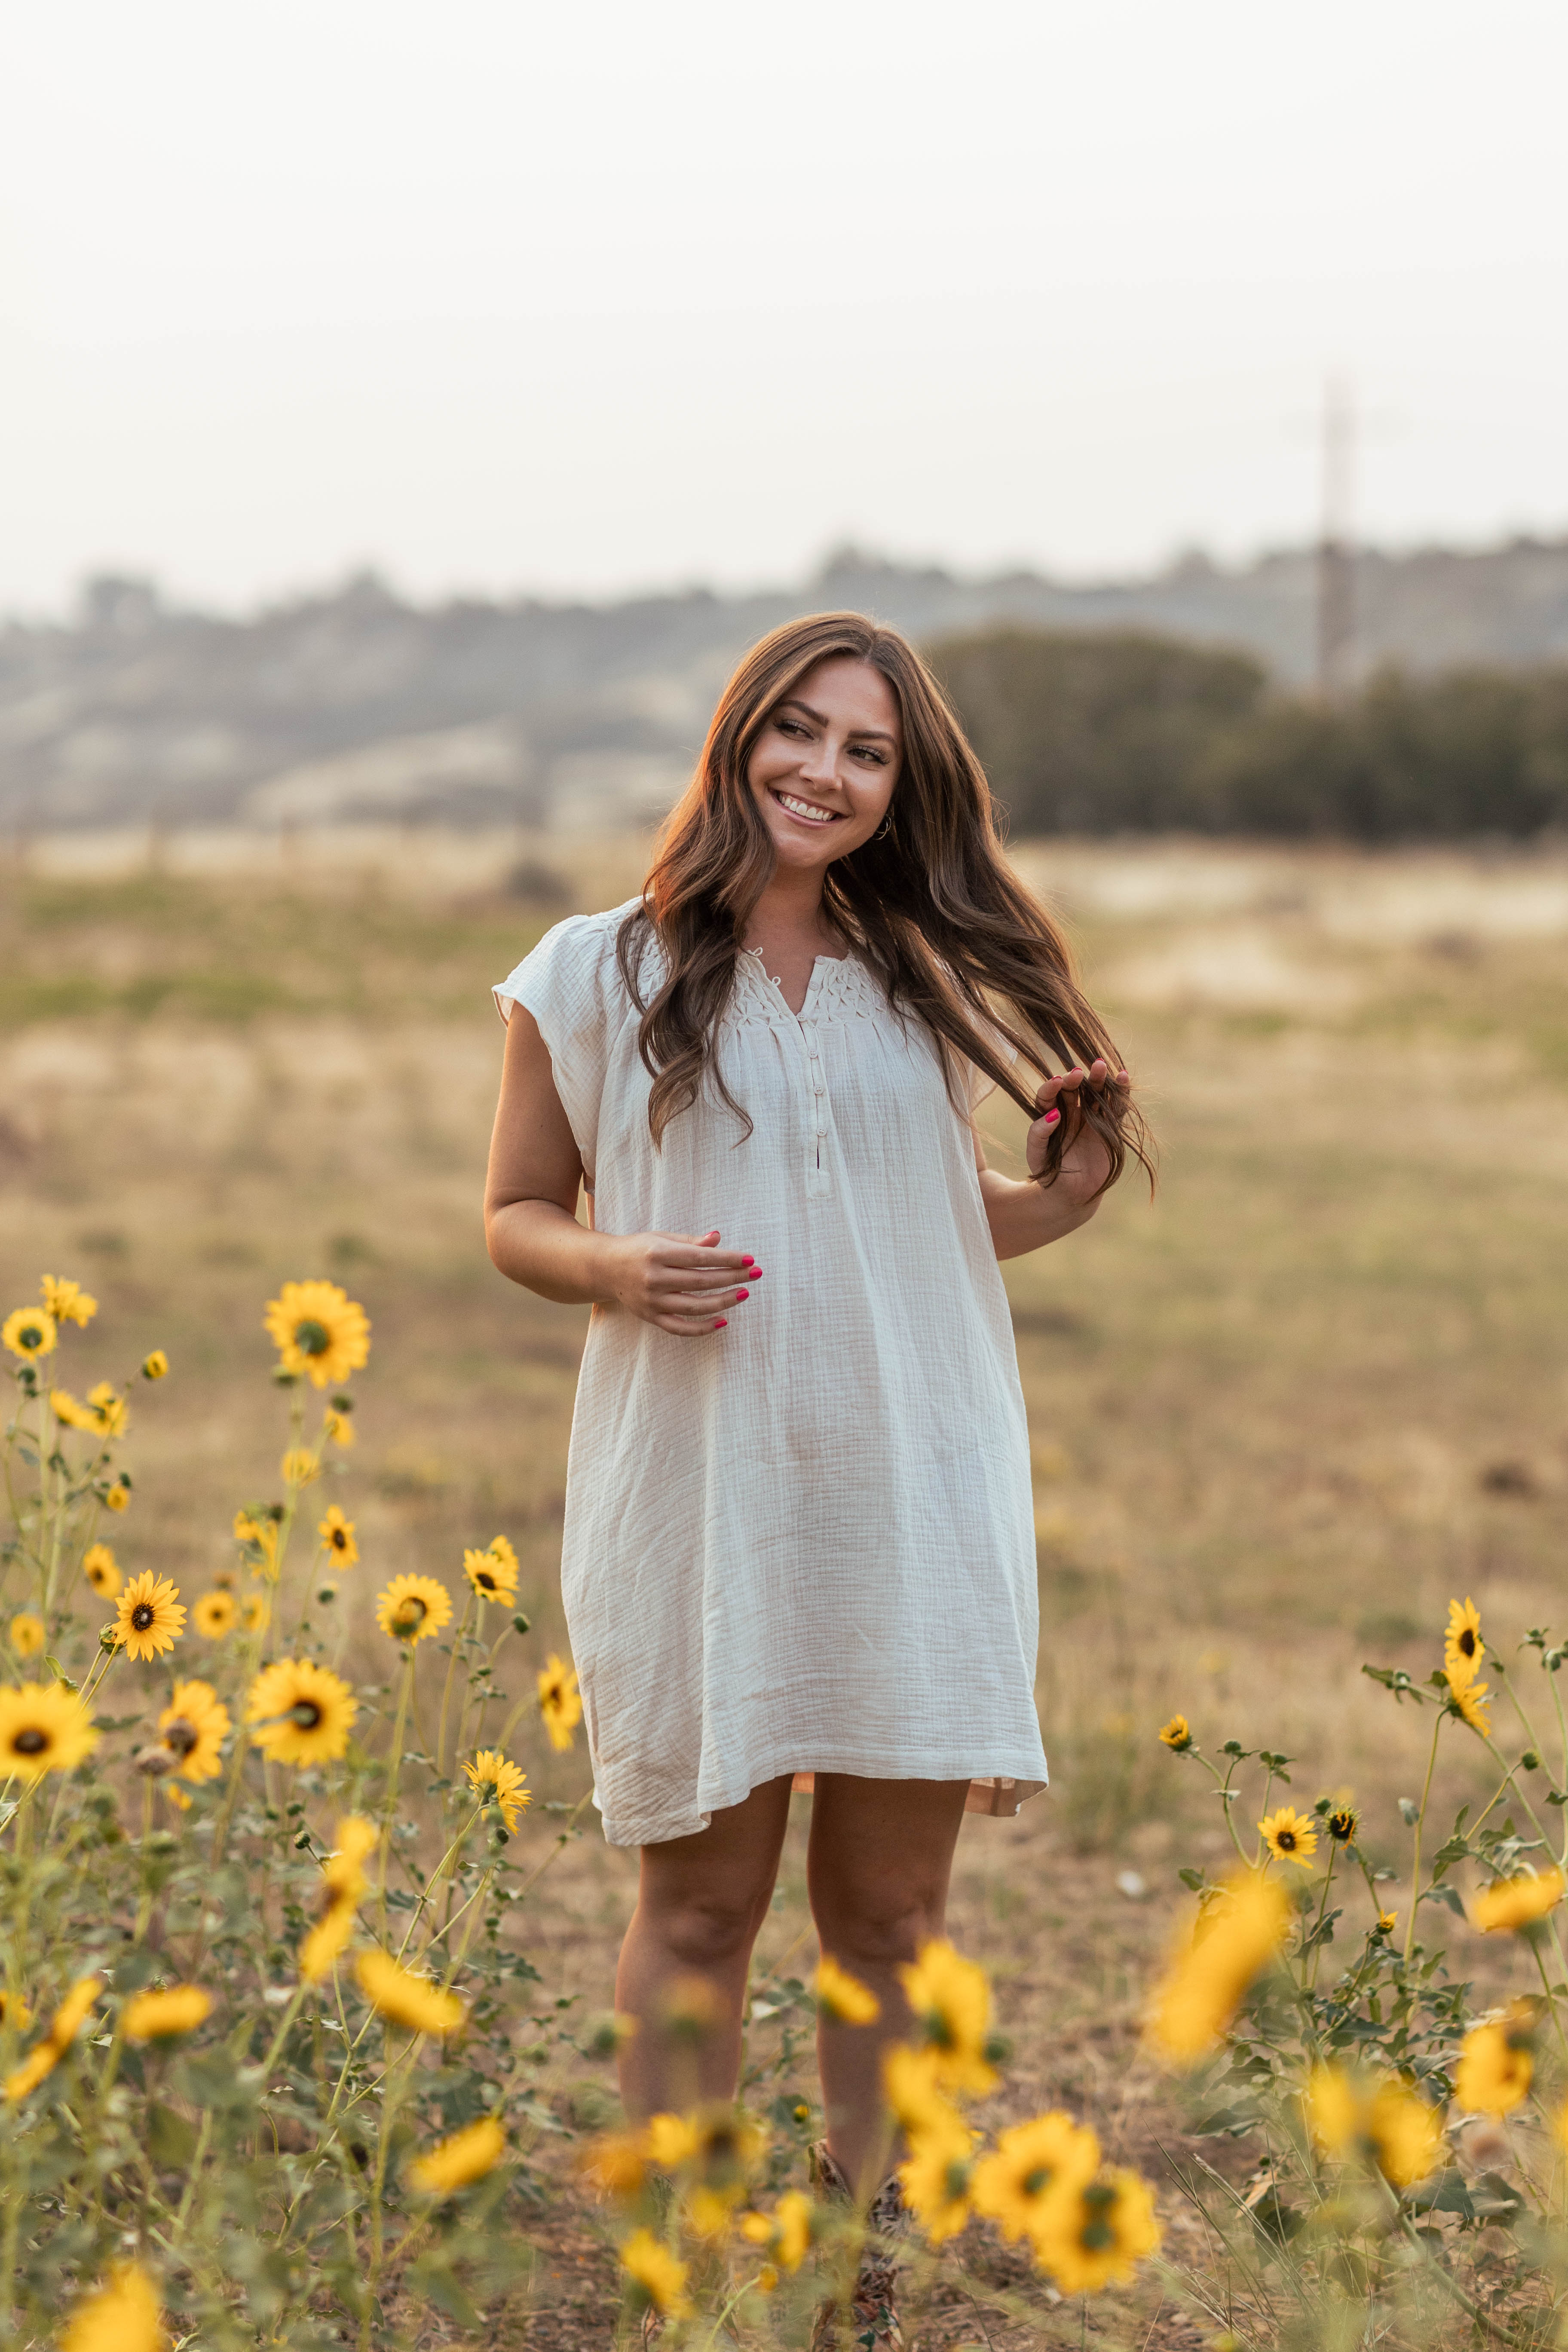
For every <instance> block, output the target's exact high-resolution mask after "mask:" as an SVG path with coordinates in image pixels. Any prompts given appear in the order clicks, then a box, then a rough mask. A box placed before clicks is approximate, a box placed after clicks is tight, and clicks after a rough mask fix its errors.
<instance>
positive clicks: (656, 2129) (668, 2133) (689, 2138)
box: [643, 2115, 702, 2172]
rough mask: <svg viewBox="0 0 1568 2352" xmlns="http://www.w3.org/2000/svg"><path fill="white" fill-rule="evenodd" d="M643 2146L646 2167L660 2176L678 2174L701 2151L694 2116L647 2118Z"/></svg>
mask: <svg viewBox="0 0 1568 2352" xmlns="http://www.w3.org/2000/svg"><path fill="white" fill-rule="evenodd" d="M643 2145H644V2147H646V2149H647V2160H648V2162H649V2163H650V2164H657V2165H658V2168H659V2170H660V2171H661V2172H679V2170H680V2169H681V2168H682V2167H683V2166H685V2165H688V2164H689V2163H690V2162H691V2159H692V2158H693V2157H694V2156H695V2155H696V2154H697V2151H698V2149H699V2148H700V2147H701V2145H702V2127H701V2126H700V2123H699V2121H698V2119H697V2117H696V2116H670V2115H659V2116H649V2117H648V2121H647V2130H646V2131H645V2132H644V2134H643Z"/></svg>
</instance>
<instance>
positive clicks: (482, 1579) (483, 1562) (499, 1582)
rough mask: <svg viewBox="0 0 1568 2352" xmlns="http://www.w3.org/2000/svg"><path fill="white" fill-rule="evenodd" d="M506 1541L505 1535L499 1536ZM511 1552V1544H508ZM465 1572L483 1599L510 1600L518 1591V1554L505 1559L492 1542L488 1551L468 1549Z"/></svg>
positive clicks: (464, 1564)
mask: <svg viewBox="0 0 1568 2352" xmlns="http://www.w3.org/2000/svg"><path fill="white" fill-rule="evenodd" d="M497 1541H498V1542H500V1543H506V1538H505V1537H504V1536H501V1537H499V1538H497ZM506 1548H507V1550H508V1551H509V1552H511V1546H510V1544H507V1546H506ZM463 1574H464V1575H465V1576H466V1577H467V1578H468V1582H469V1583H470V1584H471V1585H472V1586H473V1588H474V1591H476V1592H477V1593H478V1594H479V1599H480V1600H481V1601H510V1600H512V1599H513V1598H514V1597H515V1595H516V1592H517V1555H516V1554H515V1552H513V1553H512V1556H511V1558H510V1559H503V1557H502V1556H501V1554H500V1552H499V1551H498V1550H497V1549H496V1547H495V1544H491V1546H490V1548H489V1550H488V1551H466V1552H465V1553H464V1554H463Z"/></svg>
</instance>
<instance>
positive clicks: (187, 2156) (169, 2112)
mask: <svg viewBox="0 0 1568 2352" xmlns="http://www.w3.org/2000/svg"><path fill="white" fill-rule="evenodd" d="M147 2148H148V2152H149V2154H150V2155H151V2157H152V2158H153V2163H154V2164H157V2165H162V2166H163V2168H164V2169H165V2170H166V2171H170V2172H184V2171H186V2170H187V2169H188V2168H189V2166H190V2162H191V2158H193V2157H194V2156H195V2152H196V2127H195V2124H193V2123H188V2122H187V2121H186V2119H185V2117H184V2116H178V2115H176V2114H175V2113H174V2108H173V2107H163V2106H156V2105H154V2106H151V2107H149V2108H148V2110H147Z"/></svg>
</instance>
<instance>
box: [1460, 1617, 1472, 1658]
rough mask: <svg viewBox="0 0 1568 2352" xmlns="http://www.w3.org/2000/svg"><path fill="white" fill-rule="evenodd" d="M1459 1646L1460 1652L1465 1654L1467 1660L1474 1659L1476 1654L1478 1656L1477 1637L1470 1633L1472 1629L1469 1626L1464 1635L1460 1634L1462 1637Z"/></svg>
mask: <svg viewBox="0 0 1568 2352" xmlns="http://www.w3.org/2000/svg"><path fill="white" fill-rule="evenodd" d="M1458 1646H1459V1649H1460V1651H1461V1652H1462V1653H1463V1654H1464V1655H1465V1656H1466V1657H1467V1658H1473V1657H1474V1656H1475V1654H1476V1637H1475V1635H1474V1634H1473V1633H1471V1631H1470V1629H1469V1627H1468V1625H1467V1626H1466V1628H1465V1630H1464V1632H1463V1633H1461V1634H1460V1636H1459V1642H1458Z"/></svg>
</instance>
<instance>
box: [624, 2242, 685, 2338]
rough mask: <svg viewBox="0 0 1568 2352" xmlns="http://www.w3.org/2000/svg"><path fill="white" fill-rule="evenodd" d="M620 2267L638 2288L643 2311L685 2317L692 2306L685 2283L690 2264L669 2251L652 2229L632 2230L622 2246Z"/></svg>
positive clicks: (638, 2299) (665, 2315) (638, 2298)
mask: <svg viewBox="0 0 1568 2352" xmlns="http://www.w3.org/2000/svg"><path fill="white" fill-rule="evenodd" d="M621 2268H622V2269H623V2270H624V2271H625V2273H626V2276H627V2277H628V2278H629V2279H630V2280H631V2282H632V2284H633V2286H634V2287H635V2288H636V2289H637V2302H638V2303H639V2304H640V2305H641V2306H642V2308H643V2309H644V2310H653V2311H657V2312H658V2314H659V2315H660V2316H661V2317H663V2318H665V2319H684V2318H685V2317H686V2316H687V2315H688V2313H689V2311H690V2309H691V2305H690V2302H689V2298H688V2296H687V2293H686V2282H687V2279H688V2277H689V2274H690V2269H691V2265H690V2264H689V2263H683V2262H681V2261H680V2260H679V2257H678V2256H677V2255H675V2254H672V2253H671V2252H670V2251H669V2248H668V2246H667V2245H665V2244H663V2243H662V2242H661V2241H660V2240H659V2239H658V2238H656V2237H655V2236H654V2234H653V2231H651V2230H634V2231H632V2233H631V2236H630V2237H629V2238H627V2239H626V2242H625V2243H624V2244H623V2245H622V2247H621Z"/></svg>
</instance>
